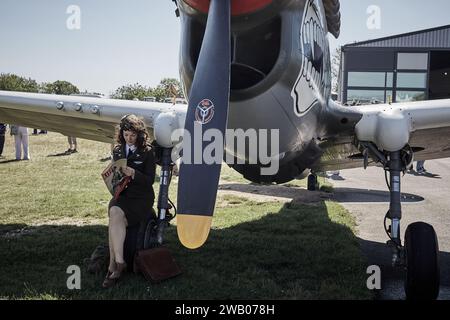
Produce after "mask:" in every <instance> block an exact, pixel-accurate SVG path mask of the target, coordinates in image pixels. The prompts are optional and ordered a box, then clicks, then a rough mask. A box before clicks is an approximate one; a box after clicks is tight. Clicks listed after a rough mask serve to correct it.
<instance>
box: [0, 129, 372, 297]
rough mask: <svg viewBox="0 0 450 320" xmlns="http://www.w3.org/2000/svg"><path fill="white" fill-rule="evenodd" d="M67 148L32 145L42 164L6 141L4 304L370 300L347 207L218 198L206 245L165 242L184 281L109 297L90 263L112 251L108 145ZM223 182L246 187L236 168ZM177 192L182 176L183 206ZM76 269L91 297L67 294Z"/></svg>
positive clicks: (53, 143)
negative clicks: (104, 248)
mask: <svg viewBox="0 0 450 320" xmlns="http://www.w3.org/2000/svg"><path fill="white" fill-rule="evenodd" d="M67 148H68V146H67V139H66V137H64V136H62V135H60V134H57V133H49V134H48V135H39V136H30V154H31V158H32V160H31V161H20V162H15V161H10V160H12V159H14V148H13V145H12V139H11V137H10V136H9V135H8V136H7V143H6V145H5V151H4V155H5V156H6V159H2V160H0V176H1V179H0V189H1V190H2V195H1V198H0V204H1V205H0V299H371V298H372V294H371V293H370V292H369V291H368V290H367V288H366V279H367V277H368V275H366V263H365V261H364V259H363V258H362V257H361V252H360V248H359V245H358V241H357V238H356V236H355V232H356V229H355V228H356V225H355V221H354V219H353V218H352V217H351V215H350V214H349V213H348V212H347V211H346V210H345V209H343V208H342V207H341V206H339V205H338V204H336V203H333V202H330V201H320V202H315V203H311V204H301V203H300V204H298V203H297V204H293V203H290V202H283V201H271V202H270V201H269V202H264V201H256V200H255V199H253V198H251V197H246V195H245V194H244V193H242V194H241V195H239V196H238V195H229V194H221V193H220V192H219V197H218V203H217V208H216V213H215V219H214V221H213V228H212V230H211V233H210V236H209V240H208V241H207V243H206V244H205V245H204V246H203V247H202V248H200V249H198V250H195V251H191V250H188V249H185V248H184V247H182V246H181V245H180V243H179V242H178V239H177V235H176V227H175V225H176V221H173V222H172V226H171V227H170V228H169V229H168V232H167V235H166V245H167V246H168V247H169V248H170V250H171V251H172V253H173V255H174V257H175V259H176V260H177V262H178V264H179V265H180V266H181V268H182V270H183V274H182V275H181V276H179V277H177V278H175V279H172V280H168V281H166V282H163V283H161V284H158V285H152V284H150V283H147V282H146V281H145V280H144V278H143V277H141V276H139V275H134V274H127V275H126V276H125V278H124V279H123V281H121V282H120V284H119V286H118V287H116V288H113V289H107V290H105V289H102V288H101V282H102V279H103V276H104V275H103V274H101V275H92V274H89V273H88V272H87V271H86V268H85V266H84V264H83V260H84V259H85V258H87V257H89V256H90V254H91V253H92V251H93V250H94V249H95V247H96V246H97V245H99V244H105V243H107V219H106V210H107V204H108V201H109V199H110V195H109V193H108V191H107V190H106V187H105V186H104V184H103V180H102V179H101V177H100V172H101V171H102V170H103V168H104V167H106V165H107V161H108V160H106V159H105V158H106V157H107V156H108V155H109V150H110V146H109V145H108V144H103V143H97V142H92V141H87V140H81V139H80V140H79V142H78V149H79V153H78V154H73V155H70V156H62V155H58V154H60V153H62V152H63V151H64V150H66V149H67ZM222 180H223V181H224V183H230V182H233V183H238V184H248V182H245V180H243V179H242V178H241V177H240V175H239V174H238V173H236V172H234V171H232V170H231V169H229V168H227V167H225V168H224V169H223V173H222ZM304 185H305V182H304V181H300V182H297V181H294V182H293V183H290V184H289V185H287V186H286V187H289V188H295V187H298V186H304ZM176 186H177V179H176V178H174V181H173V183H172V185H171V199H172V200H173V201H174V202H175V201H176ZM157 190H158V185H157V183H155V191H156V192H157ZM70 265H78V266H80V267H81V271H82V274H81V290H69V289H67V287H66V281H67V277H68V276H69V275H68V274H67V273H66V270H67V267H68V266H70Z"/></svg>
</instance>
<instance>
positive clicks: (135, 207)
mask: <svg viewBox="0 0 450 320" xmlns="http://www.w3.org/2000/svg"><path fill="white" fill-rule="evenodd" d="M111 207H119V208H120V209H122V210H123V212H124V213H125V218H127V222H128V226H133V225H135V224H139V223H140V222H142V221H148V220H149V219H152V218H155V217H156V214H155V211H154V210H153V200H151V199H143V198H129V197H127V196H126V195H120V196H119V198H118V199H117V200H115V199H114V198H112V199H111V201H110V202H109V205H108V212H109V209H111Z"/></svg>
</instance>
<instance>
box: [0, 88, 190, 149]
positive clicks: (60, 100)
mask: <svg viewBox="0 0 450 320" xmlns="http://www.w3.org/2000/svg"><path fill="white" fill-rule="evenodd" d="M186 108H187V106H185V105H172V104H167V103H155V102H141V101H128V100H115V99H103V98H91V97H82V96H63V95H50V94H39V93H23V92H10V91H0V122H2V123H10V124H17V125H21V126H25V127H29V128H40V129H46V130H50V131H54V132H60V133H62V134H64V135H69V136H76V137H80V138H84V139H89V140H95V141H101V142H107V143H111V142H112V139H113V136H114V132H115V126H116V124H117V123H119V121H120V119H121V118H122V117H123V116H124V115H126V114H135V115H137V116H140V117H142V118H143V119H144V121H145V123H146V124H147V127H148V128H149V133H150V135H151V136H152V137H154V130H153V128H154V127H155V120H156V119H157V118H158V116H159V115H160V114H162V113H172V114H173V115H174V119H176V120H177V122H178V123H177V124H176V127H180V128H181V127H183V125H184V119H185V116H186Z"/></svg>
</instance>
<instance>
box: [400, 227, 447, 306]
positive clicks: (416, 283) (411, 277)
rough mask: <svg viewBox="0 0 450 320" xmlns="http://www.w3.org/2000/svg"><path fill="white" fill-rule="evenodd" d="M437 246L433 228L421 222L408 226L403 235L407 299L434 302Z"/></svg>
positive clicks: (437, 279) (437, 265) (437, 267)
mask: <svg viewBox="0 0 450 320" xmlns="http://www.w3.org/2000/svg"><path fill="white" fill-rule="evenodd" d="M438 255H439V245H438V240H437V236H436V232H435V231H434V229H433V227H432V226H430V225H429V224H426V223H423V222H417V223H413V224H411V225H409V227H408V229H407V230H406V234H405V256H406V270H407V272H406V280H405V291H406V296H407V297H408V299H412V300H435V299H437V297H438V295H439V281H440V274H439V257H438Z"/></svg>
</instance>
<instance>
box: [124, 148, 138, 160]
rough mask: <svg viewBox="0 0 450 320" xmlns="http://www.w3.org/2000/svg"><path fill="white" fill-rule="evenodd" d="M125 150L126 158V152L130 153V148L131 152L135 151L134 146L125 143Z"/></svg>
mask: <svg viewBox="0 0 450 320" xmlns="http://www.w3.org/2000/svg"><path fill="white" fill-rule="evenodd" d="M126 149H127V150H126V151H127V158H128V154H129V153H130V150H131V152H135V151H136V149H137V148H136V146H134V145H133V146H129V145H127V147H126Z"/></svg>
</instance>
